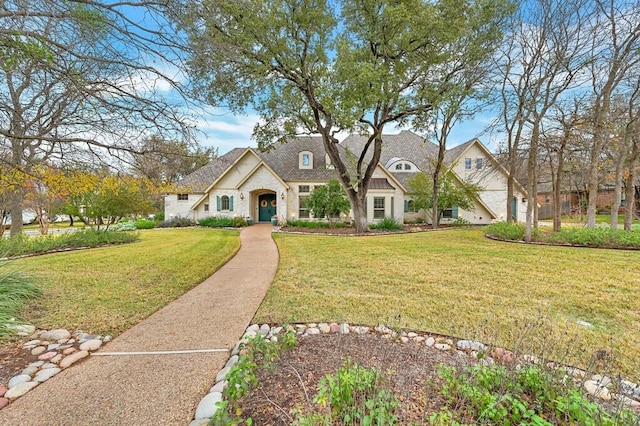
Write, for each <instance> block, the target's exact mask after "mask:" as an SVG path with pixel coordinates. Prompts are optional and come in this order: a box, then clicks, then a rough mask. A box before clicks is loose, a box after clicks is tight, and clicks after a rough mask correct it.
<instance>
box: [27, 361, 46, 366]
mask: <svg viewBox="0 0 640 426" xmlns="http://www.w3.org/2000/svg"><path fill="white" fill-rule="evenodd" d="M43 364H44V361H35V362H32V363H31V364H29V365H27V367H40V366H42V365H43Z"/></svg>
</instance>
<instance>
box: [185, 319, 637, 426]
mask: <svg viewBox="0 0 640 426" xmlns="http://www.w3.org/2000/svg"><path fill="white" fill-rule="evenodd" d="M289 327H290V328H289V329H292V330H295V331H296V335H297V336H299V337H302V336H311V335H318V334H338V333H339V334H349V333H353V334H361V335H365V334H370V333H375V334H378V335H379V336H380V337H381V338H383V339H387V340H393V341H396V342H401V343H410V342H413V343H415V344H418V345H424V346H428V347H432V348H434V349H435V350H440V351H456V352H457V353H459V354H460V355H462V356H468V357H472V358H478V353H481V352H482V353H485V355H486V356H483V357H481V359H480V361H479V362H481V363H484V364H493V363H496V362H502V363H512V362H513V361H514V358H515V356H514V354H513V352H511V351H509V350H506V349H503V348H497V347H496V348H492V349H490V348H489V347H488V346H487V345H485V344H484V343H480V342H476V341H473V340H465V339H457V338H455V337H446V336H442V335H437V334H433V333H427V332H412V331H408V332H407V331H401V332H400V333H399V332H397V331H395V330H392V329H391V328H389V327H387V326H385V325H377V326H376V327H373V328H371V327H368V326H363V325H349V324H347V323H342V324H338V323H331V324H329V323H319V324H316V323H309V324H296V325H293V326H289ZM283 331H284V327H282V326H273V327H271V326H269V325H268V324H262V325H259V324H252V325H250V326H249V327H248V328H247V330H246V331H245V333H244V335H243V336H242V339H241V340H240V341H239V342H238V343H237V344H236V346H235V347H234V348H233V350H232V351H231V356H230V358H229V360H228V361H227V363H226V364H225V366H224V368H223V369H222V370H220V371H219V372H218V374H217V375H216V381H215V384H214V386H213V387H212V388H211V389H210V390H209V393H208V394H207V395H206V396H205V397H204V398H202V400H200V403H199V404H198V407H197V408H196V412H195V414H194V417H193V420H192V421H191V422H190V423H189V426H204V425H206V424H208V422H209V419H210V418H211V417H212V416H213V415H214V414H215V412H216V411H217V406H216V403H218V402H220V401H222V399H223V398H222V391H223V390H224V389H225V387H226V386H227V381H226V380H225V379H226V375H227V373H228V372H229V370H230V369H231V367H232V366H233V365H234V364H235V363H236V362H238V354H239V352H240V344H241V343H244V342H246V339H247V338H250V337H253V336H256V335H262V336H263V337H264V338H265V339H268V340H271V341H275V340H277V339H278V335H279V334H281V333H282V332H283ZM487 352H488V354H487ZM521 359H522V361H523V362H525V363H529V364H539V363H541V362H542V360H541V359H539V358H538V357H535V356H532V355H522V356H521ZM547 366H548V367H554V368H563V369H564V370H565V372H566V373H567V375H570V376H572V377H573V378H574V380H577V381H579V382H580V383H582V386H583V387H584V389H585V390H586V391H587V393H589V394H590V395H592V396H594V397H597V398H600V399H602V400H605V401H609V400H611V399H615V400H617V401H619V402H621V403H622V404H625V405H627V406H629V407H632V408H635V409H639V408H640V385H638V384H636V383H632V382H629V381H626V380H619V381H617V382H616V381H614V380H612V379H611V378H609V377H606V376H602V375H599V374H595V375H592V376H591V377H590V378H589V379H588V380H586V379H587V375H588V372H587V371H585V370H581V369H579V368H574V367H568V366H561V365H557V364H555V363H553V362H548V363H547ZM612 385H616V386H617V388H619V390H620V391H621V392H620V393H613V392H611V391H610V389H609V388H610V387H611V386H612Z"/></svg>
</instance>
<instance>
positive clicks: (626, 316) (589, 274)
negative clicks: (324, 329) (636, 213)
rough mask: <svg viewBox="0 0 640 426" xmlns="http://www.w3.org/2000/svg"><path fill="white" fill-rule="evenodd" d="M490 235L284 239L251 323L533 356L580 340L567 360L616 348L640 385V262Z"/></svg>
mask: <svg viewBox="0 0 640 426" xmlns="http://www.w3.org/2000/svg"><path fill="white" fill-rule="evenodd" d="M483 232H484V229H482V228H472V229H466V228H463V229H454V230H447V231H443V232H433V233H420V234H403V235H390V236H376V237H365V238H343V237H327V236H315V235H314V236H309V235H287V234H275V235H274V238H275V240H276V243H277V245H278V249H279V251H280V267H279V268H278V272H277V275H276V278H275V281H274V283H273V285H272V286H271V288H270V289H269V292H268V294H267V297H266V299H265V301H264V303H263V304H262V306H261V307H260V309H259V310H258V313H257V314H256V317H255V319H254V320H255V321H257V322H283V321H301V322H306V321H309V322H316V321H332V320H333V321H347V322H349V323H355V324H368V325H371V324H377V323H386V324H388V325H391V326H397V327H402V328H407V329H415V330H425V331H431V332H437V333H442V334H448V335H454V336H460V337H469V338H478V339H480V340H483V341H485V342H486V343H489V344H491V343H495V344H500V345H504V346H506V347H514V346H515V345H516V344H518V342H520V343H522V341H523V340H525V339H528V340H530V342H529V343H530V344H531V346H533V350H535V349H536V348H537V349H538V350H541V349H545V350H547V348H545V347H544V346H543V345H547V344H549V345H550V344H551V342H552V341H558V340H559V341H564V343H562V344H563V345H565V344H566V345H568V344H569V343H567V342H568V341H569V340H570V339H571V338H573V337H574V336H575V339H577V340H578V341H579V342H580V343H579V344H578V343H574V344H575V346H576V347H575V348H573V349H576V350H577V351H578V352H581V353H576V354H572V355H571V357H570V361H572V362H574V363H576V364H584V363H586V362H587V361H588V360H589V359H590V357H591V356H592V354H594V352H595V351H596V350H598V349H602V348H606V347H612V348H613V349H614V351H616V352H615V353H616V354H618V352H619V356H617V357H616V360H617V362H619V363H620V365H617V366H616V368H619V369H620V370H621V371H622V372H624V373H625V374H626V375H628V376H632V377H633V376H635V377H636V378H637V377H638V371H639V370H638V369H637V367H638V365H637V361H636V360H637V353H638V352H640V333H638V327H639V326H640V298H638V297H637V294H638V289H639V288H640V252H635V251H616V250H601V249H584V248H568V247H547V246H529V245H521V244H513V243H504V242H497V241H492V240H488V239H486V238H484V237H483ZM578 320H582V321H587V322H589V323H591V324H593V325H594V327H593V328H591V329H589V328H584V327H580V326H577V325H576V321H578ZM556 349H557V350H559V349H561V348H556ZM556 356H558V355H557V354H556Z"/></svg>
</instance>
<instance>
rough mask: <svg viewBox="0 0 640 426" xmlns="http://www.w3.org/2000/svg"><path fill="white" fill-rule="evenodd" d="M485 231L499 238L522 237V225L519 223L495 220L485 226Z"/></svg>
mask: <svg viewBox="0 0 640 426" xmlns="http://www.w3.org/2000/svg"><path fill="white" fill-rule="evenodd" d="M485 233H486V234H487V235H490V236H492V237H495V238H499V239H501V240H513V241H519V240H522V239H524V225H523V224H521V223H508V222H496V223H492V224H491V225H489V226H487V227H486V229H485Z"/></svg>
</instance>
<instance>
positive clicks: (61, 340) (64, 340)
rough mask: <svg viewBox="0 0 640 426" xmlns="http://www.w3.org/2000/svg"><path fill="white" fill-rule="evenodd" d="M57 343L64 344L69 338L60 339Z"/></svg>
mask: <svg viewBox="0 0 640 426" xmlns="http://www.w3.org/2000/svg"><path fill="white" fill-rule="evenodd" d="M56 343H57V344H59V345H64V344H65V343H69V339H59V340H58V341H57V342H56Z"/></svg>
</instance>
